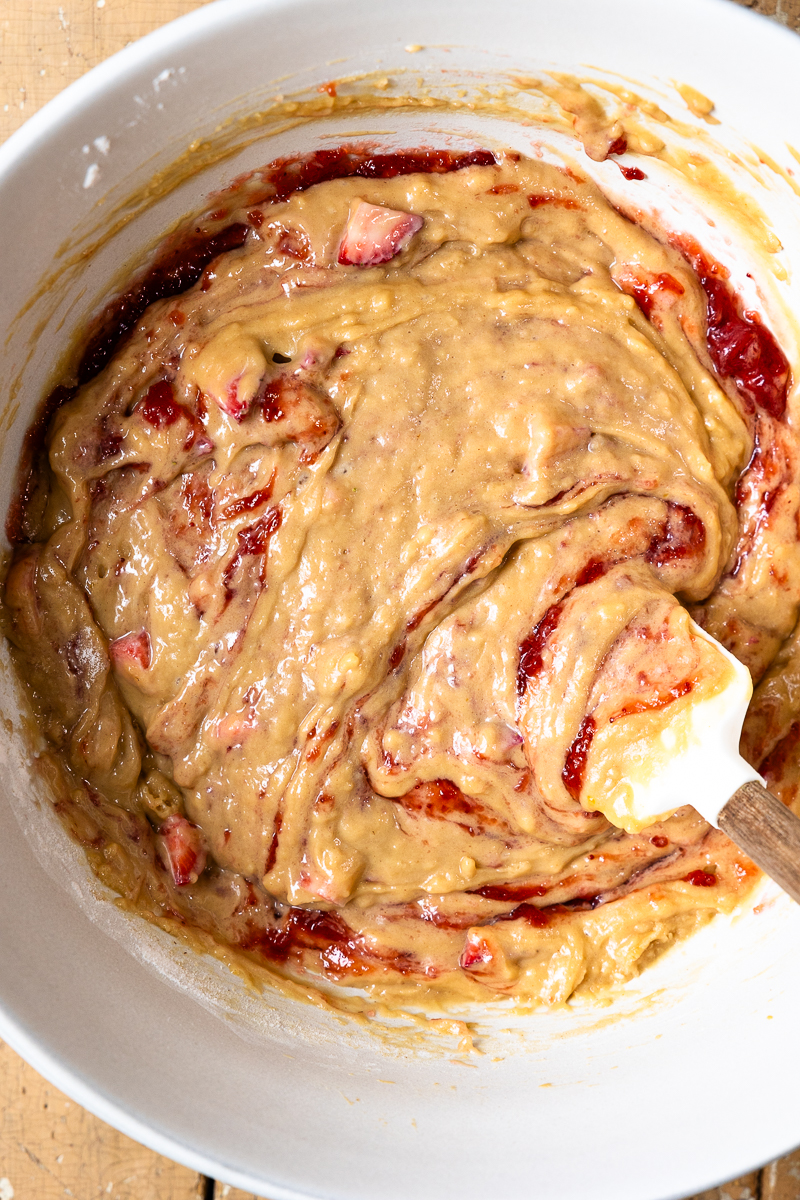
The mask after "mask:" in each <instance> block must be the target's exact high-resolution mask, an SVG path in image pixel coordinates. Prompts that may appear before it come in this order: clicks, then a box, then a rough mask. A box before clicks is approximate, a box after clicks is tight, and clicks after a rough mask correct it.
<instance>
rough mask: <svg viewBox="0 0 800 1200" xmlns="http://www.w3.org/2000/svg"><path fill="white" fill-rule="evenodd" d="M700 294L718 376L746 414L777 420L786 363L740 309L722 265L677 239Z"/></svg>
mask: <svg viewBox="0 0 800 1200" xmlns="http://www.w3.org/2000/svg"><path fill="white" fill-rule="evenodd" d="M677 248H678V249H679V250H680V251H681V253H682V254H683V255H684V257H685V258H687V259H688V261H689V262H690V263H691V264H692V266H693V267H694V269H695V271H696V272H697V277H698V279H699V280H700V283H701V285H702V288H703V291H704V292H705V294H706V307H707V316H706V322H707V328H706V341H707V343H708V353H709V356H710V358H711V362H712V363H713V365H714V370H715V371H716V372H717V374H718V375H719V377H720V378H721V379H730V380H731V382H732V383H733V384H734V386H735V387H736V390H737V391H738V393H739V395H740V396H741V398H742V400H743V401H744V404H745V408H746V410H747V411H749V412H753V411H757V410H758V409H761V410H762V411H764V412H766V413H769V415H770V416H771V417H775V418H776V419H777V420H780V418H781V417H782V416H783V414H784V412H785V411H786V396H787V392H788V389H789V384H790V374H789V363H788V361H787V359H786V356H785V355H784V353H783V351H782V350H781V348H780V346H779V345H778V343H777V342H776V341H775V338H774V337H773V335H772V333H771V332H770V331H769V329H767V327H766V326H765V325H764V324H762V321H761V318H760V317H759V316H758V314H757V313H752V312H743V311H742V306H741V302H740V301H739V300H738V298H737V296H736V294H735V293H734V291H733V290H732V289H731V287H730V286H729V284H728V282H727V281H728V279H729V277H730V273H729V272H728V270H727V268H726V267H723V266H722V265H721V264H720V263H718V262H714V260H713V259H711V258H709V257H708V256H707V255H706V254H704V253H703V251H702V250H701V249H700V247H699V246H698V245H697V243H696V242H693V241H691V240H690V239H685V240H683V241H680V240H679V241H678V243H677Z"/></svg>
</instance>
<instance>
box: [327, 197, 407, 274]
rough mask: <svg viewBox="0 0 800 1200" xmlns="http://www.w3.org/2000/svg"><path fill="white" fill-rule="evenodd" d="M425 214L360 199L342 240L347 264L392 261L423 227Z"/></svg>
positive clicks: (341, 249)
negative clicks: (385, 206) (418, 214)
mask: <svg viewBox="0 0 800 1200" xmlns="http://www.w3.org/2000/svg"><path fill="white" fill-rule="evenodd" d="M422 223H423V222H422V217H418V216H417V215H416V214H415V213H407V212H401V211H400V210H398V209H396V208H382V207H381V206H380V205H378V204H368V203H367V201H366V200H356V201H355V203H354V204H353V205H351V207H350V216H349V217H348V218H347V224H346V225H345V228H344V234H343V236H342V240H341V242H340V243H339V262H340V263H341V264H342V265H343V266H356V267H372V266H375V264H376V263H383V262H388V261H389V259H390V258H394V256H395V254H397V253H399V251H400V250H402V249H403V247H404V246H406V245H407V244H408V242H409V241H410V240H411V238H412V237H413V236H414V234H415V233H418V232H419V230H420V229H421V228H422Z"/></svg>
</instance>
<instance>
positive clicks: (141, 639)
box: [108, 629, 152, 671]
mask: <svg viewBox="0 0 800 1200" xmlns="http://www.w3.org/2000/svg"><path fill="white" fill-rule="evenodd" d="M108 651H109V654H110V655H111V661H112V663H113V664H114V666H115V667H117V668H120V669H122V670H130V668H131V667H134V668H141V669H142V670H144V671H146V670H147V668H148V667H149V666H150V661H151V658H152V654H151V650H150V634H149V633H148V632H147V630H145V629H140V630H139V632H138V633H125V634H123V635H122V637H118V638H116V640H115V641H113V642H112V643H111V645H110V646H109V647H108Z"/></svg>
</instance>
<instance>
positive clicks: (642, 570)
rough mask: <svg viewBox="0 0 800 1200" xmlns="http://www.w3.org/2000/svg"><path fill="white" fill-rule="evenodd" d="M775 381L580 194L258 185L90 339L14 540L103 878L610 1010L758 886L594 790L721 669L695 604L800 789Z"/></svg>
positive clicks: (720, 295) (439, 163)
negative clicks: (623, 988) (610, 813)
mask: <svg viewBox="0 0 800 1200" xmlns="http://www.w3.org/2000/svg"><path fill="white" fill-rule="evenodd" d="M790 383H791V380H790V376H789V369H788V364H787V361H786V359H785V357H784V355H783V353H782V352H781V350H780V348H779V347H778V345H777V344H776V342H775V340H774V338H773V336H772V334H771V333H770V332H769V330H768V329H767V328H766V326H765V325H764V324H763V323H762V322H761V321H760V320H759V318H758V317H757V316H755V315H753V314H748V313H745V312H744V311H743V310H742V306H741V304H740V303H739V301H738V300H737V298H736V296H735V295H734V293H733V292H732V290H731V289H730V286H729V284H728V282H727V274H726V272H725V270H724V269H723V268H722V267H720V266H719V265H718V264H716V263H714V262H713V261H711V260H710V259H709V258H708V257H707V256H705V255H704V253H703V251H702V249H701V248H700V247H698V246H697V245H695V244H693V243H690V242H688V241H686V242H684V243H683V244H681V245H668V244H666V242H662V241H660V240H658V239H657V238H656V237H655V236H653V234H652V233H651V232H648V231H647V230H645V229H644V228H643V227H641V226H640V225H637V224H635V223H633V222H631V221H629V220H628V219H626V218H625V217H624V216H623V215H621V214H620V213H619V212H618V211H617V210H616V209H615V208H614V207H612V205H611V204H610V203H609V202H608V201H607V200H606V199H605V198H604V197H603V195H602V194H601V193H600V192H599V191H598V189H597V188H596V187H595V185H594V184H592V183H591V182H589V181H588V180H586V179H584V178H581V177H579V176H578V175H577V174H576V173H575V172H572V173H570V172H567V171H564V170H561V169H558V168H557V167H555V166H551V165H547V164H544V163H541V162H533V161H528V160H525V159H521V158H520V157H519V155H516V154H506V155H498V156H497V157H495V156H494V155H493V154H491V153H489V152H486V151H476V152H472V153H470V154H464V155H455V154H450V153H447V152H416V153H408V154H398V155H393V154H385V155H382V154H370V153H367V152H358V151H352V150H351V151H348V150H346V149H342V150H337V151H325V152H320V153H319V154H317V155H314V156H311V157H310V158H307V159H298V160H293V161H284V162H281V163H277V164H273V166H272V167H271V168H266V169H265V170H264V171H262V172H257V173H256V174H255V175H252V176H250V177H248V178H247V179H246V180H244V181H240V183H239V184H238V185H237V186H235V187H234V188H232V189H231V190H230V191H229V192H228V193H225V194H224V195H223V196H222V197H221V198H220V199H219V207H218V208H217V209H215V210H214V211H213V212H212V213H211V214H210V215H209V216H208V217H207V218H206V219H204V220H201V221H199V222H196V223H195V224H194V225H193V226H192V227H191V229H189V230H188V231H187V230H184V231H183V233H182V234H181V236H180V237H179V238H177V239H174V240H173V242H172V243H171V244H170V245H168V246H167V247H166V248H165V249H164V250H163V251H162V253H161V256H160V258H159V260H158V261H157V263H156V265H155V266H154V267H153V268H152V269H151V271H150V272H149V273H148V274H147V275H146V276H143V277H142V278H141V279H140V280H138V281H137V282H136V283H135V285H132V287H131V289H130V290H129V291H128V293H126V295H125V296H124V297H122V298H121V299H119V300H118V301H116V302H114V303H113V304H112V305H111V306H110V308H109V309H108V310H107V312H106V314H105V317H104V318H103V319H101V320H100V322H99V323H98V325H97V326H96V328H95V330H94V331H93V333H92V336H91V338H90V340H89V343H88V345H87V347H86V349H85V352H84V354H83V358H82V361H81V363H80V365H79V367H78V368H77V371H76V378H75V379H74V380H72V381H70V383H69V386H65V387H63V388H61V389H60V390H59V391H58V394H57V396H56V397H55V399H54V401H53V404H52V406H51V407H52V408H55V411H53V412H52V415H51V416H50V415H48V417H46V418H43V419H42V421H41V422H40V429H39V432H38V433H37V431H34V432H33V433H32V436H31V439H30V446H29V450H30V463H29V469H28V471H27V474H26V475H25V478H24V480H23V485H22V487H21V490H20V495H19V499H18V501H17V503H16V505H15V507H14V509H13V510H12V513H11V515H10V517H9V531H10V533H11V535H12V541H14V542H15V545H16V549H15V555H14V561H13V565H12V567H11V570H10V572H9V575H8V580H7V584H6V592H5V601H6V619H7V624H8V628H9V634H10V637H11V640H12V642H13V644H14V646H15V648H16V656H17V661H18V663H19V665H20V670H21V673H22V676H23V678H24V679H25V680H26V681H27V683H28V685H29V687H30V689H31V692H32V695H33V698H34V703H35V705H36V707H37V709H38V711H39V713H40V716H41V722H42V727H43V730H44V732H45V734H46V736H47V738H48V740H49V743H50V748H49V749H48V750H47V751H46V752H44V753H43V754H42V755H41V757H40V760H39V761H40V763H41V764H42V767H43V769H45V770H47V771H48V772H49V774H50V776H51V778H52V780H53V783H54V787H55V789H56V794H57V808H58V809H59V811H60V813H61V815H62V817H63V818H64V820H65V821H66V822H67V824H68V825H69V827H70V828H71V830H72V832H73V833H74V835H75V836H76V837H77V838H79V840H80V841H81V842H82V843H83V844H84V846H85V847H86V849H87V853H88V855H89V858H90V860H91V862H92V865H93V866H94V869H95V870H96V871H97V873H98V874H99V875H100V877H101V878H103V879H104V880H106V882H108V883H110V884H111V886H113V887H114V888H115V889H116V890H117V891H119V892H120V893H121V894H122V895H123V896H125V897H126V898H127V900H128V901H129V902H130V903H131V904H133V905H135V906H136V907H137V908H139V909H140V910H141V911H142V912H145V913H147V914H149V915H150V916H151V917H152V918H154V919H157V920H160V921H162V922H165V923H167V925H168V926H169V927H170V928H173V929H176V928H178V927H179V926H184V927H185V928H186V929H189V930H199V931H201V932H202V933H203V934H207V935H211V936H212V937H213V938H214V939H216V940H217V941H218V942H219V943H221V944H223V945H227V946H230V947H233V948H235V949H237V950H238V951H241V952H242V953H244V954H245V955H249V956H251V957H252V958H254V959H255V960H257V961H259V962H262V963H263V962H266V963H267V964H269V965H270V966H271V967H273V968H275V970H277V971H278V972H284V973H287V974H289V975H291V976H293V977H295V978H307V979H311V980H325V981H327V982H330V983H333V984H342V985H357V986H359V987H366V988H367V989H368V990H370V991H371V992H372V994H373V995H384V996H391V997H395V998H397V997H401V998H405V1000H406V1001H409V1002H415V1001H419V1000H420V999H425V998H427V999H432V998H436V999H437V1000H439V1001H441V1002H454V1001H458V1000H476V999H477V1000H482V999H490V998H492V997H498V996H512V997H515V998H517V999H519V1000H521V1001H525V1002H545V1003H553V1002H558V1001H563V1000H566V999H568V998H569V997H570V996H571V995H573V994H575V993H581V992H582V993H584V994H593V993H601V992H602V991H603V990H605V989H607V988H608V987H609V986H610V985H613V984H615V983H619V982H621V981H623V980H625V979H627V978H630V977H631V976H632V975H633V974H635V973H636V972H637V971H638V970H639V969H640V968H641V967H642V966H643V965H645V964H646V963H647V962H648V961H650V960H652V959H653V958H654V957H655V956H656V955H657V954H658V953H659V952H660V951H661V950H662V949H663V948H664V947H666V946H667V945H669V944H670V943H671V942H672V941H674V940H675V939H676V938H678V937H682V936H684V935H686V934H688V933H690V932H692V931H693V930H695V929H697V928H698V927H699V926H701V925H702V924H704V923H705V922H706V921H708V920H709V919H710V917H711V916H712V915H713V914H714V913H715V912H718V911H729V910H730V909H731V908H732V907H733V906H734V904H735V903H736V902H737V900H738V899H740V898H741V897H742V896H743V895H745V894H746V892H747V891H748V889H749V888H750V887H751V886H752V883H753V879H754V877H755V869H754V868H753V866H752V864H750V863H749V862H748V860H747V859H745V858H744V857H743V855H742V854H741V852H740V851H738V850H737V849H736V848H735V847H734V846H733V845H732V844H731V843H730V842H729V841H728V840H727V838H725V836H724V835H723V834H721V833H719V832H718V831H716V830H713V829H711V828H710V827H709V826H708V825H707V824H706V823H705V821H704V820H703V819H702V818H701V817H700V816H699V815H698V814H697V813H696V812H695V811H694V809H693V808H692V807H691V799H692V798H691V796H687V797H686V806H685V807H684V808H682V809H680V810H679V811H678V812H677V813H676V814H675V815H674V816H673V817H671V818H670V819H668V820H665V821H663V822H661V823H659V824H657V825H653V826H650V827H649V828H646V829H644V830H642V831H641V832H639V833H635V834H633V833H625V832H623V831H621V830H618V829H615V828H614V827H613V826H611V825H610V824H609V823H608V822H607V821H606V819H605V817H604V816H603V815H602V814H601V813H600V812H596V811H588V810H587V807H586V806H585V805H582V803H581V796H582V794H584V795H585V792H586V788H587V786H588V785H589V784H590V783H591V785H592V786H593V787H595V788H596V787H597V786H599V784H598V781H602V778H603V777H604V776H603V772H607V771H609V770H610V769H611V767H612V766H613V765H614V763H616V764H617V765H618V764H619V761H620V756H624V755H625V754H626V753H630V752H633V751H632V750H631V747H635V746H636V744H637V739H642V738H644V737H646V736H647V735H648V732H649V731H650V730H652V728H653V723H654V722H662V723H663V722H664V721H665V720H667V719H669V716H670V714H672V713H674V712H676V711H678V710H679V709H680V707H681V706H685V705H690V704H692V703H695V702H696V701H697V700H698V698H702V697H703V696H704V695H706V694H708V693H709V692H710V691H711V692H713V689H714V687H715V686H717V682H718V681H716V679H715V669H716V668H715V657H714V655H713V654H712V653H711V651H710V650H709V646H708V643H707V642H706V641H705V639H701V638H700V637H698V636H697V635H696V633H695V632H694V631H693V628H692V626H691V624H690V621H689V616H688V614H689V613H691V615H692V616H693V617H694V619H695V620H696V621H697V622H698V623H699V624H700V625H701V626H703V627H705V628H706V629H707V630H708V632H710V633H711V634H713V635H714V636H715V637H716V638H718V639H719V640H720V641H722V642H723V643H724V644H725V645H726V646H727V647H729V648H730V649H731V650H732V651H733V652H734V653H735V654H736V655H737V656H738V657H739V658H741V659H742V660H743V661H744V662H745V663H746V664H747V665H748V666H749V667H750V668H751V671H752V672H753V675H754V678H755V679H756V680H757V681H758V680H761V679H763V680H764V682H763V683H762V684H761V687H760V689H759V690H758V691H757V692H756V697H755V700H754V704H753V706H752V708H751V713H750V716H749V718H748V725H747V727H746V731H745V745H746V748H747V749H748V751H749V753H750V755H751V757H753V756H755V757H763V755H764V754H768V757H767V759H766V762H765V763H763V764H762V766H761V769H762V771H765V772H766V775H767V779H768V782H769V783H770V785H771V786H772V788H773V789H775V790H776V791H777V792H778V794H781V795H783V797H784V799H786V800H787V802H791V800H792V799H793V798H794V794H795V790H796V766H795V765H794V763H793V756H792V753H791V747H792V746H793V744H794V743H793V741H792V739H794V740H795V741H796V740H797V731H796V726H794V725H793V724H792V715H791V712H790V710H789V708H788V707H787V702H786V691H787V689H786V680H787V678H788V675H787V672H790V671H791V670H792V669H793V667H792V658H791V655H792V643H791V641H788V642H787V638H789V635H790V634H791V632H792V629H793V627H794V624H795V620H796V615H797V605H798V600H799V599H800V591H799V590H798V589H799V588H800V569H799V567H798V563H797V561H796V559H797V510H798V489H797V485H796V482H795V478H796V460H797V443H796V438H795V435H794V434H793V433H792V432H791V430H790V427H789V425H788V423H787V419H786V406H787V394H788V389H789V387H790ZM45 426H46V427H47V433H46V450H42V449H41V445H42V432H43V429H44V427H45ZM37 437H38V441H37ZM37 446H38V447H39V449H38V450H37ZM756 747H758V748H759V750H760V753H759V754H758V755H757V754H756V751H755V748H756Z"/></svg>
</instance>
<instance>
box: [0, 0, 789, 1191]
mask: <svg viewBox="0 0 800 1200" xmlns="http://www.w3.org/2000/svg"><path fill="white" fill-rule="evenodd" d="M378 2H380V0H378ZM433 2H435V0H433ZM598 2H601V0H598ZM200 6H201V5H200V3H198V2H197V0H61V2H60V3H59V0H0V141H2V140H3V139H5V138H6V137H8V136H9V135H10V134H11V133H13V132H14V130H15V129H17V128H18V127H19V126H20V125H21V124H22V123H23V121H25V120H26V119H27V118H28V117H30V116H31V115H32V114H33V113H34V112H36V110H37V109H38V108H40V107H41V106H42V105H43V104H45V103H46V102H47V101H48V100H50V99H52V97H53V96H55V95H56V94H57V93H58V92H60V91H61V90H62V89H63V88H65V87H66V86H67V85H68V84H69V83H72V81H73V80H75V79H78V78H79V76H81V75H83V74H84V72H86V71H88V70H89V68H90V67H93V66H95V65H96V64H97V63H99V62H102V61H103V59H105V58H107V57H108V56H109V55H111V54H114V53H115V52H116V51H117V50H121V49H122V48H123V47H124V46H126V45H128V43H129V42H132V41H135V40H136V39H137V38H140V37H143V36H144V34H146V33H149V32H150V30H152V29H156V28H158V27H159V26H160V25H163V24H165V23H166V22H167V21H171V20H172V19H173V18H175V17H179V16H182V15H183V14H184V13H187V12H190V11H191V10H192V9H195V8H199V7H200ZM745 6H746V7H749V8H754V9H756V10H757V11H759V12H763V13H766V14H767V15H769V16H772V17H774V18H775V19H776V20H778V21H780V22H781V23H782V24H784V25H789V26H790V27H792V28H794V29H798V30H800V0H753V2H752V3H746V4H745ZM797 1136H798V1141H800V1127H799V1128H798V1131H797ZM211 1197H214V1200H255V1197H252V1196H251V1195H250V1193H245V1192H242V1191H239V1190H238V1189H237V1188H232V1187H229V1186H228V1185H226V1184H220V1183H217V1184H216V1185H215V1184H214V1182H213V1181H212V1180H206V1179H204V1178H203V1177H202V1176H198V1175H197V1174H196V1173H195V1172H193V1171H189V1170H187V1169H186V1168H185V1167H180V1166H178V1165H177V1164H176V1163H172V1162H170V1161H169V1160H167V1159H165V1158H162V1157H160V1156H159V1155H157V1154H153V1153H152V1152H151V1151H149V1150H145V1149H144V1148H143V1147H141V1146H139V1145H137V1144H136V1143H135V1142H133V1141H131V1140H130V1138H127V1137H124V1136H123V1135H122V1134H120V1133H117V1132H116V1131H115V1130H113V1129H111V1127H110V1126H108V1125H106V1124H104V1123H103V1122H102V1121H99V1120H97V1118H96V1117H93V1116H91V1115H90V1114H89V1113H87V1112H86V1111H85V1110H84V1109H82V1108H81V1107H80V1106H79V1105H77V1104H74V1103H73V1102H71V1101H70V1100H68V1099H67V1097H66V1096H64V1095H63V1094H62V1093H61V1092H59V1091H57V1090H56V1089H55V1088H53V1087H51V1086H50V1085H49V1084H48V1083H46V1082H45V1081H44V1080H43V1079H42V1078H41V1076H39V1075H37V1074H36V1072H35V1071H33V1070H32V1068H31V1067H29V1066H27V1064H26V1063H24V1062H23V1061H22V1059H20V1058H19V1057H18V1056H17V1055H16V1054H14V1053H13V1051H12V1050H10V1049H9V1047H8V1046H5V1045H4V1044H3V1043H2V1042H0V1200H211ZM409 1200H413V1197H409ZM454 1200H456V1198H454ZM587 1200H590V1198H589V1197H587ZM693 1200H800V1151H797V1152H795V1153H794V1154H790V1155H787V1156H786V1157H785V1158H782V1159H780V1160H779V1161H778V1162H776V1163H772V1164H770V1165H769V1166H767V1167H765V1168H763V1170H761V1171H757V1172H754V1173H753V1174H751V1175H747V1176H743V1177H742V1178H740V1179H737V1180H734V1181H732V1182H731V1183H728V1184H725V1185H724V1186H723V1187H719V1188H713V1189H712V1190H711V1191H708V1192H703V1194H702V1196H698V1197H695V1198H693Z"/></svg>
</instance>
